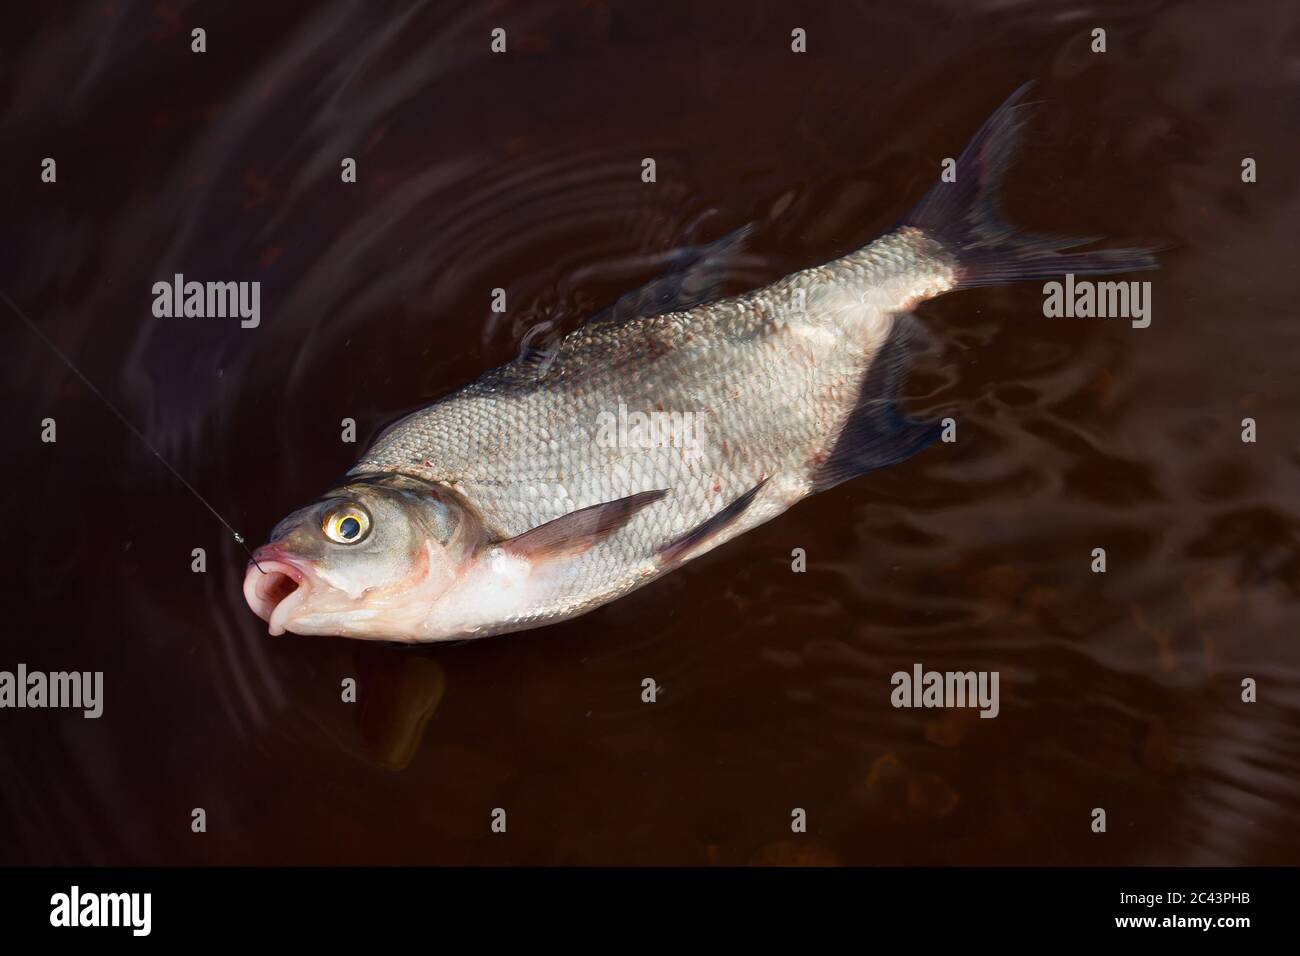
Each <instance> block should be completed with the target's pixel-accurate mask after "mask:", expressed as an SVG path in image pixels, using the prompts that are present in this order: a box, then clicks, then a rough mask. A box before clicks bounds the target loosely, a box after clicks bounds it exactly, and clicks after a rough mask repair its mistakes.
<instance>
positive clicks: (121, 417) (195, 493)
mask: <svg viewBox="0 0 1300 956" xmlns="http://www.w3.org/2000/svg"><path fill="white" fill-rule="evenodd" d="M0 299H3V300H4V301H5V304H6V305H8V306H9V308H10V309H12V310H13V313H14V315H16V316H18V318H20V319H22V320H23V323H24V324H25V325H26V326H27V327H28V328H29V329H31V330H32V331H33V332H34V333H35V334H36V337H37V338H39V339H40V340H41V341H42V342H44V343H45V344H46V345H47V346H48V347H49V349H50V351H51V352H53V353H54V354H55V355H57V356H58V357H59V359H60V361H62V362H63V364H64V365H66V366H67V367H68V368H70V369H71V370H72V374H74V375H76V376H77V378H79V379H81V381H82V383H84V384H85V386H86V388H88V389H90V390H91V392H93V393H94V394H95V396H96V397H97V398H98V399H99V400H100V401H101V402H103V403H104V405H105V407H106V408H107V409H108V410H109V411H110V412H112V413H113V414H114V415H116V416H117V420H118V421H120V422H121V423H122V424H123V425H125V426H126V427H127V428H128V429H130V431H131V434H132V435H134V436H135V437H136V438H138V439H140V443H141V444H142V445H144V447H145V448H148V449H149V450H150V451H151V452H153V453H154V457H155V458H157V459H158V460H159V461H160V462H162V463H163V465H164V466H165V467H166V468H167V470H168V471H170V472H171V473H172V474H173V475H175V476H176V480H177V481H179V482H180V483H181V484H182V485H184V486H185V487H186V489H188V490H189V493H190V494H192V495H193V496H194V497H195V498H197V499H198V500H199V504H201V505H203V507H205V508H207V509H208V510H209V511H210V512H212V516H213V517H214V518H216V519H217V520H218V521H220V522H221V523H222V524H223V525H225V527H226V530H227V531H229V532H230V533H231V534H232V535H234V538H235V541H236V542H238V544H239V546H240V547H241V548H243V549H244V552H245V553H246V554H247V555H248V560H250V561H252V562H253V564H254V565H256V566H257V570H259V571H262V573H263V574H265V573H266V572H265V571H263V570H262V566H261V565H260V564H258V563H257V558H255V557H253V552H252V551H249V550H248V545H247V544H245V543H244V536H243V535H241V534H240V533H239V532H238V531H236V530H235V529H234V527H232V526H231V524H230V522H229V521H227V520H226V519H225V518H223V517H221V513H220V512H219V511H217V509H216V508H214V507H212V505H210V504H208V499H206V498H204V497H203V496H202V495H201V494H199V493H198V491H196V490H195V488H194V486H193V485H191V484H190V483H189V482H188V481H186V480H185V476H184V475H182V474H181V473H180V472H179V471H177V470H176V469H175V468H173V467H172V466H171V462H169V461H168V460H167V459H166V458H164V457H163V456H162V452H160V451H159V450H158V449H157V448H154V447H153V445H151V444H149V439H147V438H145V437H144V435H143V434H141V433H140V429H138V428H136V427H135V426H134V425H132V424H131V422H130V421H129V420H128V419H127V417H126V416H125V415H123V414H122V413H121V412H119V411H118V410H117V406H116V405H114V404H113V403H112V402H110V401H109V400H108V398H107V397H105V395H104V393H103V392H101V391H100V390H99V389H98V388H96V387H95V383H94V382H92V381H91V380H90V379H88V378H86V376H84V375H82V374H81V369H79V368H77V366H75V365H74V364H72V359H70V358H68V357H67V356H66V355H64V354H63V351H62V350H61V349H60V348H59V347H58V346H57V345H55V344H54V343H53V342H52V341H51V340H50V338H49V336H47V335H46V334H45V333H44V332H42V331H41V330H40V328H39V327H38V326H37V325H36V323H35V322H33V321H32V320H31V319H30V318H28V317H27V313H25V312H24V311H23V310H22V309H20V308H18V306H17V304H16V303H15V302H14V300H13V299H11V298H9V296H7V295H5V293H3V292H0Z"/></svg>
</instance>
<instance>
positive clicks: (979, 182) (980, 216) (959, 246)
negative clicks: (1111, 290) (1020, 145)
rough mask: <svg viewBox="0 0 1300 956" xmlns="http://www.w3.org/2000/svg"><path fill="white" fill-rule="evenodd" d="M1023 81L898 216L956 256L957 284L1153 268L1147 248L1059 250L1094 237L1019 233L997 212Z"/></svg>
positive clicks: (1017, 126)
mask: <svg viewBox="0 0 1300 956" xmlns="http://www.w3.org/2000/svg"><path fill="white" fill-rule="evenodd" d="M1032 85H1033V84H1032V82H1031V83H1026V84H1025V85H1024V86H1022V87H1020V89H1018V90H1016V91H1015V92H1014V93H1012V94H1011V96H1010V97H1009V98H1008V99H1007V101H1006V102H1005V103H1003V104H1002V105H1001V106H1000V107H998V110H997V112H996V113H994V114H993V115H992V116H991V117H989V119H988V121H987V122H986V123H985V124H984V125H983V126H982V127H981V128H980V131H979V132H978V133H976V134H975V138H974V139H972V140H971V141H970V143H969V144H968V145H967V147H966V149H965V150H964V151H963V152H962V154H961V156H960V157H959V158H958V160H957V169H956V174H957V177H956V181H955V182H939V183H936V184H935V185H934V186H933V187H932V188H931V189H930V191H929V192H928V193H926V195H925V198H924V199H922V200H921V202H920V203H919V204H918V205H917V207H916V208H915V209H913V210H912V212H911V214H910V215H908V216H907V218H905V219H904V220H903V222H902V225H904V226H915V227H916V228H918V229H920V230H921V231H922V232H924V233H925V234H926V235H927V236H929V237H930V238H931V239H934V240H936V241H937V242H939V243H940V244H941V245H942V246H943V247H944V248H945V249H946V250H947V251H948V252H950V253H951V254H952V255H953V256H954V257H955V258H956V260H957V283H956V287H957V288H959V289H967V288H970V287H972V286H981V285H997V284H999V283H1003V282H1016V281H1020V280H1024V279H1049V278H1053V277H1059V276H1061V275H1064V274H1065V273H1067V272H1071V273H1074V274H1075V275H1104V274H1106V273H1110V272H1138V271H1141V270H1144V269H1154V268H1156V260H1155V257H1154V256H1153V255H1152V250H1151V249H1140V248H1135V249H1100V250H1094V251H1091V252H1065V251H1063V250H1066V249H1074V248H1076V247H1078V246H1082V245H1087V244H1088V243H1092V242H1096V241H1097V239H1096V237H1089V238H1061V237H1059V236H1051V237H1049V236H1030V235H1024V234H1022V233H1019V232H1017V231H1016V230H1015V229H1013V228H1012V227H1011V226H1010V225H1008V224H1007V223H1006V221H1005V220H1003V218H1002V214H1001V211H1000V208H999V199H998V193H999V186H1000V184H1001V180H1002V175H1003V173H1004V172H1005V171H1006V168H1007V164H1008V162H1009V161H1010V158H1011V153H1012V151H1013V150H1014V148H1015V143H1016V136H1017V134H1018V133H1019V131H1020V127H1021V126H1022V125H1023V123H1024V114H1025V107H1024V106H1023V105H1022V102H1021V101H1022V100H1023V99H1024V96H1025V93H1026V92H1027V91H1028V90H1029V88H1030V87H1031V86H1032Z"/></svg>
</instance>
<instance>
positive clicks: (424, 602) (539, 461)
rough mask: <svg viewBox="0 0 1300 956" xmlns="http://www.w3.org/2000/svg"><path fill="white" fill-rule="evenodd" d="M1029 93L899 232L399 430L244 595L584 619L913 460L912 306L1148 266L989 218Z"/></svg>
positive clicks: (407, 634) (371, 614) (333, 609)
mask: <svg viewBox="0 0 1300 956" xmlns="http://www.w3.org/2000/svg"><path fill="white" fill-rule="evenodd" d="M1023 92H1024V88H1022V89H1021V90H1020V91H1018V92H1017V93H1016V94H1015V95H1013V96H1012V97H1011V99H1010V100H1008V101H1007V103H1005V104H1004V105H1003V106H1002V108H1001V109H999V110H998V111H997V112H996V113H995V114H994V116H993V117H992V118H991V119H990V120H989V121H988V122H987V123H985V125H984V126H983V127H982V128H981V129H980V131H979V132H978V133H977V134H976V136H975V138H974V139H973V140H972V141H971V143H970V145H969V146H968V147H967V148H966V150H965V151H964V152H963V153H962V154H961V157H960V158H959V159H958V161H957V164H956V176H957V178H956V180H955V181H953V182H941V183H939V184H936V186H935V187H934V188H933V189H931V191H930V192H929V193H928V194H927V195H926V197H925V198H924V199H923V200H922V201H921V203H920V204H919V205H918V206H917V207H916V208H915V209H914V210H913V212H912V213H911V214H910V215H909V216H908V217H907V218H905V219H904V221H903V224H902V225H901V226H900V227H899V228H898V229H896V230H895V231H893V232H891V233H889V234H888V235H885V236H883V237H881V238H879V239H877V240H876V241H874V242H872V243H871V244H869V245H867V246H865V247H863V248H861V249H859V250H857V251H855V252H852V253H850V254H848V255H846V256H844V257H842V258H839V259H836V260H834V261H832V262H830V263H827V264H826V265H822V266H818V267H816V268H812V269H806V270H804V271H801V272H797V273H795V274H793V275H790V276H787V277H786V278H784V279H781V280H780V281H778V282H775V283H773V284H772V285H769V286H767V287H765V288H763V289H759V290H758V291H755V292H750V293H747V294H745V295H740V296H736V297H733V298H727V299H723V300H720V301H716V302H711V303H707V304H701V305H697V306H695V307H692V308H684V309H681V310H677V311H667V312H664V313H663V314H657V315H635V316H632V317H611V318H605V319H596V320H592V321H590V322H588V323H587V324H586V325H584V326H582V327H581V328H579V329H577V330H576V331H574V332H572V333H570V334H569V335H567V336H566V337H564V338H563V339H562V340H561V341H560V342H559V343H558V345H557V346H556V347H555V348H554V349H553V350H551V351H550V352H548V353H546V354H545V355H543V356H540V357H539V356H538V355H536V354H529V355H527V356H526V357H524V358H521V359H520V360H518V361H516V362H514V363H511V364H509V365H505V366H502V367H500V368H497V369H493V370H491V371H489V372H487V373H485V374H484V375H483V376H481V377H480V378H479V379H478V380H476V381H475V382H473V383H471V384H469V385H467V386H465V387H463V388H461V389H460V390H458V391H456V392H454V393H452V394H450V395H448V396H447V397H445V398H443V399H441V400H440V401H438V402H435V403H434V404H432V405H430V406H428V407H427V408H424V409H421V410H420V411H417V412H414V413H413V414H411V415H408V416H407V417H406V418H404V419H402V420H401V421H399V422H398V423H396V424H395V425H393V426H392V427H390V428H389V429H388V430H387V431H385V432H384V433H383V434H382V435H381V436H380V437H379V439H378V440H377V441H376V442H375V443H374V445H373V447H372V448H370V449H369V450H368V452H367V453H366V454H365V456H364V457H363V458H362V459H361V460H360V461H359V462H358V463H357V465H356V466H355V467H354V468H353V469H352V470H351V471H350V472H349V474H348V476H347V478H346V479H345V481H344V484H343V485H342V486H341V487H340V488H337V489H335V490H334V491H332V492H330V493H329V494H327V495H326V496H325V497H324V498H323V499H322V500H321V501H319V502H316V503H314V504H312V505H308V506H307V507H305V508H302V509H299V510H298V511H296V512H294V513H293V514H292V515H290V516H289V517H288V518H286V519H285V520H284V521H282V522H281V523H280V525H278V526H277V528H276V529H275V531H274V532H273V533H272V535H271V540H270V542H269V543H268V544H267V545H265V546H264V547H263V548H262V549H259V551H258V552H257V556H258V558H259V565H257V566H254V565H250V567H249V570H248V572H247V575H246V577H245V584H244V592H245V596H246V598H247V599H248V602H249V605H250V606H251V607H252V608H253V610H254V611H255V612H257V613H258V614H259V615H260V616H261V617H263V618H264V619H266V620H268V621H269V622H270V625H271V632H272V633H281V632H283V631H286V630H287V631H293V632H295V633H300V634H338V635H344V636H350V637H362V638H378V639H385V640H403V641H435V640H449V639H458V638H466V637H480V636H485V635H488V634H496V633H501V632H505V631H515V630H521V629H523V628H528V627H535V626H538V625H541V624H547V623H551V622H554V621H559V620H563V619H565V618H570V617H573V616H575V615H578V614H581V613H584V612H586V611H589V610H591V609H592V608H595V607H598V606H600V605H602V604H605V603H607V602H609V601H611V600H614V599H615V598H617V597H619V596H620V595H623V594H626V593H627V592H628V591H630V590H632V589H634V588H637V587H640V586H642V585H644V584H647V583H649V582H650V581H653V580H654V579H655V578H656V577H658V576H660V575H662V574H664V573H667V572H669V571H672V570H673V569H674V568H677V567H679V566H680V565H681V564H683V563H685V562H686V561H689V560H691V559H692V558H695V557H698V556H699V555H701V554H704V553H705V552H707V551H709V550H710V549H712V548H715V547H717V546H719V545H721V544H723V543H725V542H727V541H729V540H731V539H732V538H734V537H736V536H737V535H739V534H743V533H744V532H745V531H747V530H749V529H751V528H753V527H755V526H756V525H759V524H761V523H763V522H765V521H769V520H771V519H772V518H775V517H776V516H777V515H779V514H781V513H782V512H783V511H785V510H786V509H787V508H789V507H790V506H791V505H793V504H795V503H796V502H798V501H799V500H800V499H802V498H804V497H806V496H808V495H809V494H815V493H817V492H820V491H824V490H826V489H828V488H830V487H832V486H834V485H836V484H838V483H839V482H841V481H844V480H847V479H849V478H852V477H854V476H856V475H860V474H863V473H866V472H869V471H871V470H873V469H876V468H880V467H884V466H887V465H890V464H893V463H895V462H898V461H901V460H903V459H904V458H907V457H909V456H910V455H912V454H914V453H916V452H918V451H920V450H921V449H923V448H925V447H926V446H928V445H929V444H931V443H932V442H933V441H935V440H936V438H937V434H938V428H937V426H935V425H933V424H927V423H923V422H917V421H912V420H910V419H909V418H908V417H907V416H906V415H904V414H903V413H902V412H901V410H900V409H899V407H898V404H897V398H898V386H899V381H900V379H901V377H902V369H903V366H904V364H905V359H906V343H907V337H908V336H907V333H908V329H909V324H910V322H911V321H913V320H912V319H911V316H910V312H911V310H912V309H913V308H914V307H915V306H916V305H917V304H918V303H919V302H921V301H923V300H925V299H928V298H932V297H934V296H937V295H940V294H942V293H945V292H948V291H950V290H954V289H960V288H969V287H971V286H977V285H986V284H994V283H1001V282H1009V281H1015V280H1020V279H1034V278H1044V277H1052V276H1057V275H1061V274H1063V273H1065V272H1073V273H1074V274H1076V275H1091V274H1102V273H1110V272H1124V271H1131V270H1137V269H1146V268H1151V267H1153V265H1154V261H1153V259H1152V258H1151V256H1150V255H1149V254H1148V253H1147V252H1146V251H1144V250H1140V249H1114V250H1100V251H1085V252H1077V251H1067V250H1071V249H1072V248H1073V247H1074V246H1077V245H1079V244H1080V242H1073V241H1069V240H1059V239H1056V240H1048V239H1041V238H1034V237H1030V236H1024V235H1021V234H1018V233H1016V232H1015V231H1014V230H1012V229H1011V228H1010V227H1009V226H1007V225H1006V224H1005V223H1004V222H1003V221H1002V220H1001V218H1000V217H999V216H998V214H997V207H996V192H997V184H998V179H999V177H1000V175H1001V173H1002V171H1003V170H1004V168H1005V166H1006V164H1007V160H1008V156H1009V153H1010V150H1011V146H1012V143H1013V142H1014V139H1015V134H1016V131H1017V129H1018V127H1019V118H1018V115H1017V110H1016V106H1017V102H1018V100H1019V99H1020V97H1021V96H1022V94H1023Z"/></svg>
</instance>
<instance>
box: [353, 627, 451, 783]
mask: <svg viewBox="0 0 1300 956" xmlns="http://www.w3.org/2000/svg"><path fill="white" fill-rule="evenodd" d="M354 656H355V658H356V662H357V673H358V681H357V683H358V686H359V689H360V700H359V703H360V714H359V722H360V727H361V739H362V741H363V742H364V744H365V748H366V752H367V753H368V754H370V756H371V757H373V758H374V759H375V762H376V763H378V764H379V765H380V766H381V767H387V768H388V769H389V770H405V769H406V765H407V764H409V763H410V762H411V758H412V757H414V756H415V752H416V751H417V750H419V748H420V741H421V739H422V738H423V736H424V726H425V724H427V723H428V722H429V718H430V717H432V716H433V712H434V711H435V710H437V709H438V704H439V703H441V702H442V695H443V693H444V692H445V691H446V689H447V675H446V673H445V672H444V671H443V669H442V665H441V664H439V663H438V662H437V661H436V660H433V659H432V658H427V657H419V656H416V655H415V654H394V653H392V652H391V649H373V648H364V647H363V648H361V649H358V650H357V651H356V652H355V655H354Z"/></svg>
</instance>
